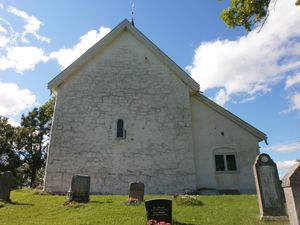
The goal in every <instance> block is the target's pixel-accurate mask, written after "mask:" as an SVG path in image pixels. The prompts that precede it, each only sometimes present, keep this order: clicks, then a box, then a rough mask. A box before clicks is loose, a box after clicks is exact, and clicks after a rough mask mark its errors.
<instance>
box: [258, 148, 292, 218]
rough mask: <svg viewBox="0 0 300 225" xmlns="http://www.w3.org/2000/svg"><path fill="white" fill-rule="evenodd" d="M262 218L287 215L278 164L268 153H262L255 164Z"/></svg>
mask: <svg viewBox="0 0 300 225" xmlns="http://www.w3.org/2000/svg"><path fill="white" fill-rule="evenodd" d="M253 172H254V176H255V183H256V191H257V197H258V204H259V210H260V218H261V219H264V218H270V217H281V216H286V213H285V206H284V195H283V190H282V187H281V184H280V180H279V176H278V171H277V166H276V164H275V163H274V162H273V160H272V159H271V158H270V156H269V155H268V154H260V155H258V156H257V157H256V161H255V163H254V165H253Z"/></svg>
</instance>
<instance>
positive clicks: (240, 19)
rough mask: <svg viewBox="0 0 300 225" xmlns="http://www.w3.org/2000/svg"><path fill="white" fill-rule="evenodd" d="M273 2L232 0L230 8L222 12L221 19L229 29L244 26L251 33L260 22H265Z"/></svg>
mask: <svg viewBox="0 0 300 225" xmlns="http://www.w3.org/2000/svg"><path fill="white" fill-rule="evenodd" d="M270 2H271V0H231V1H230V6H229V7H228V8H226V9H224V10H223V11H222V12H221V19H222V20H223V21H224V23H225V24H227V26H228V27H230V28H234V27H237V26H242V27H244V28H245V29H246V31H251V30H252V28H253V26H254V25H255V24H257V23H258V22H261V21H262V22H264V20H265V19H266V18H267V15H268V7H269V4H270Z"/></svg>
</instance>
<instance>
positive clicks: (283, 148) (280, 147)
mask: <svg viewBox="0 0 300 225" xmlns="http://www.w3.org/2000/svg"><path fill="white" fill-rule="evenodd" d="M262 150H263V151H273V152H279V153H287V152H297V151H300V141H296V142H292V143H287V144H277V145H271V146H268V147H264V148H262Z"/></svg>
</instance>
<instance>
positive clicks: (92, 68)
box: [44, 31, 207, 194]
mask: <svg viewBox="0 0 300 225" xmlns="http://www.w3.org/2000/svg"><path fill="white" fill-rule="evenodd" d="M54 118H55V119H54V122H53V126H52V132H51V143H50V148H49V154H48V159H47V160H48V161H47V168H46V176H45V183H44V188H45V190H46V191H49V192H53V193H65V192H66V191H67V190H68V188H69V186H70V184H71V178H72V176H73V175H75V174H86V175H89V176H91V193H105V194H108V193H109V194H127V193H128V188H129V184H130V183H131V182H143V183H144V184H145V193H155V194H159V193H166V194H170V193H178V192H183V191H186V190H194V189H195V188H196V176H195V165H194V159H193V140H192V124H191V111H190V95H189V88H188V87H187V86H186V85H185V84H184V83H183V82H182V81H181V80H180V79H178V77H176V75H175V74H174V73H173V71H171V70H170V69H169V67H167V66H166V65H164V64H163V63H162V62H161V61H160V60H159V59H158V58H157V57H156V56H155V54H154V53H153V52H152V51H151V50H150V49H148V48H147V47H146V46H145V45H143V44H142V43H141V42H140V41H139V40H137V39H136V38H135V37H134V36H132V35H131V34H130V33H129V32H128V31H124V32H122V34H121V35H119V36H117V37H116V38H115V39H114V40H113V41H112V42H111V43H110V44H109V45H108V46H106V47H105V48H104V49H103V48H101V49H99V52H98V53H97V54H96V56H95V57H93V58H92V59H90V60H89V61H88V62H87V63H86V64H85V65H84V66H83V67H81V68H80V69H79V70H78V71H76V72H75V73H74V74H73V75H72V76H71V77H70V78H68V80H66V81H64V83H62V84H61V85H60V86H59V87H58V89H57V101H56V106H55V114H54ZM118 119H123V120H124V128H125V130H126V138H124V139H118V138H116V124H117V120H118ZM200 127H203V126H200ZM198 167H199V165H198ZM199 168H202V167H201V166H200V167H199ZM205 177H207V176H205ZM202 180H203V178H202ZM202 180H201V182H202Z"/></svg>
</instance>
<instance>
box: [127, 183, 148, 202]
mask: <svg viewBox="0 0 300 225" xmlns="http://www.w3.org/2000/svg"><path fill="white" fill-rule="evenodd" d="M144 190H145V185H144V184H143V183H131V184H130V187H129V196H128V201H129V202H143V201H144Z"/></svg>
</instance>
